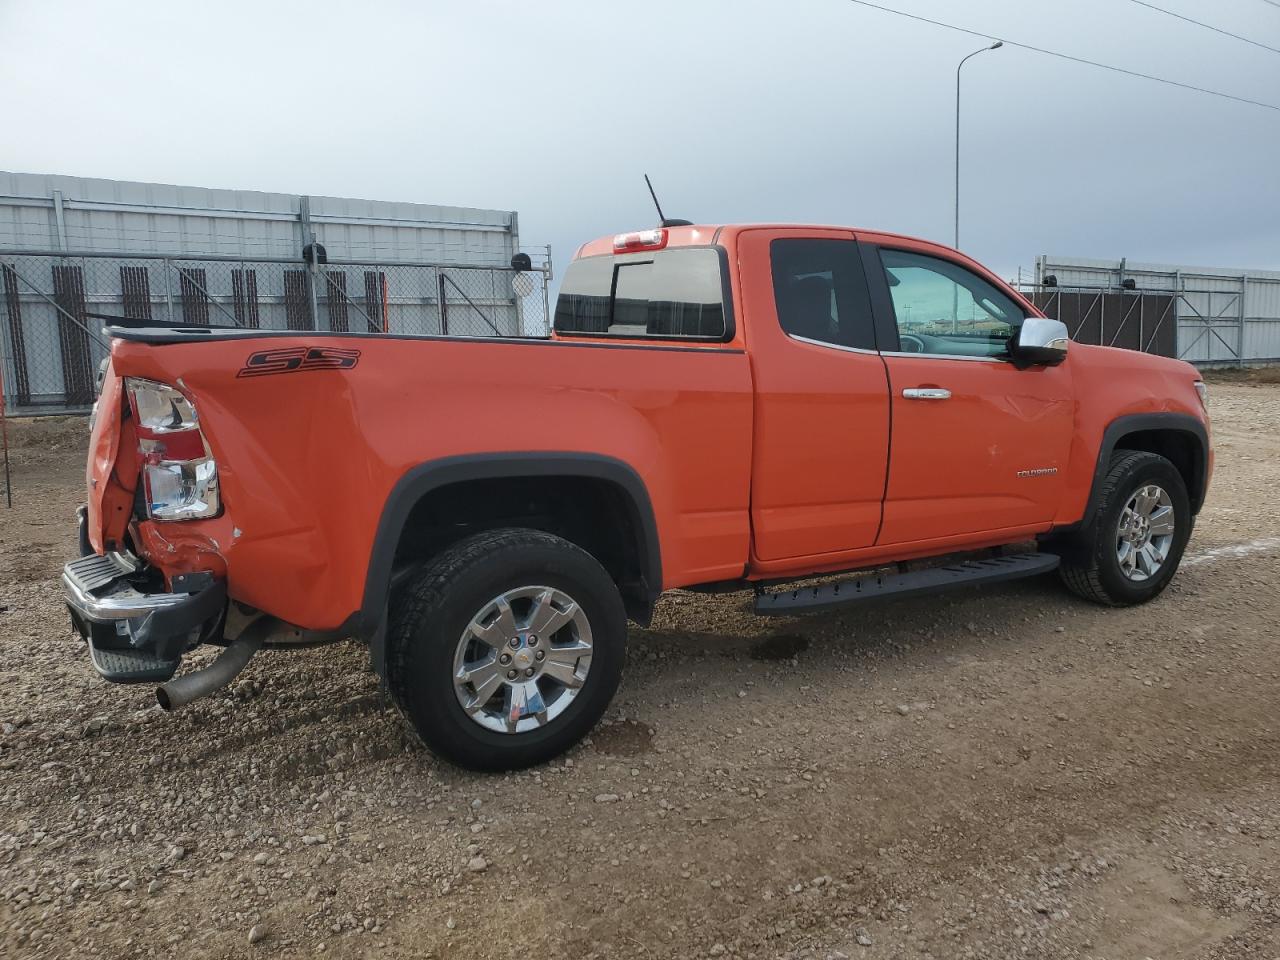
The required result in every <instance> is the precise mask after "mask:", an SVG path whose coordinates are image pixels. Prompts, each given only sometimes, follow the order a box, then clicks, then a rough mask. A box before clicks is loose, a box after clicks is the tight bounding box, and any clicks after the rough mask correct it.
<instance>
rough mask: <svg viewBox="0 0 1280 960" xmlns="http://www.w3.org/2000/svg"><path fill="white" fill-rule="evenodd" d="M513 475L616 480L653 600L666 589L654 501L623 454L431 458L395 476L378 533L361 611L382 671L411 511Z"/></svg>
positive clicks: (372, 653)
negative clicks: (438, 493) (461, 486)
mask: <svg viewBox="0 0 1280 960" xmlns="http://www.w3.org/2000/svg"><path fill="white" fill-rule="evenodd" d="M510 477H589V478H592V479H597V480H605V481H608V482H609V483H612V484H614V485H616V486H617V487H618V488H619V489H620V490H621V491H622V492H623V494H624V495H625V500H626V502H627V504H628V505H629V507H630V510H631V521H632V523H633V524H634V525H635V530H636V533H637V538H638V542H637V544H636V547H637V549H638V550H639V552H640V556H639V558H638V559H639V566H640V569H641V570H642V571H643V576H644V582H645V588H646V590H647V592H648V597H647V600H648V602H649V605H650V606H652V604H653V601H655V600H656V599H657V598H658V594H660V593H661V592H662V548H661V545H660V542H659V539H658V524H657V521H656V520H655V519H654V513H653V504H652V501H651V500H650V498H649V491H648V488H647V487H646V486H645V483H644V480H643V479H642V478H641V477H640V474H639V473H637V472H636V470H635V469H634V468H633V467H632V466H630V465H629V464H627V463H625V462H623V461H622V460H618V459H616V458H614V457H608V456H604V455H603V454H594V453H567V452H566V453H561V452H547V451H534V452H509V453H476V454H463V455H460V456H454V457H444V458H441V459H439V460H431V461H428V462H426V463H422V464H419V465H418V466H416V467H413V468H412V469H410V470H408V471H407V472H406V473H405V474H404V475H403V476H401V478H400V479H399V480H398V481H396V485H395V486H394V487H392V488H391V492H390V493H389V494H388V495H387V500H386V503H385V504H384V505H383V507H382V515H381V517H380V518H379V520H378V527H377V532H376V533H375V534H374V540H373V547H372V549H371V551H370V555H369V571H368V574H367V575H366V578H365V587H364V599H363V603H362V607H361V611H360V614H359V620H360V625H361V629H360V631H359V633H360V634H361V635H362V636H364V637H365V638H366V639H368V641H369V647H370V650H369V653H370V659H371V662H372V665H373V668H374V670H375V671H376V672H377V673H378V674H379V675H381V674H382V672H383V663H384V659H385V657H384V654H385V641H386V631H387V605H388V602H389V600H390V596H391V578H392V566H393V563H394V560H395V553H396V547H397V546H398V545H399V542H400V535H401V533H402V532H403V530H404V527H405V524H406V522H407V521H408V519H409V514H410V512H411V511H412V510H413V508H414V506H416V505H417V503H418V502H419V501H420V500H421V499H422V498H423V497H424V496H427V495H428V494H430V493H431V492H432V491H433V490H437V489H439V488H440V487H445V486H448V485H450V484H455V483H465V482H467V481H470V480H493V479H505V478H510Z"/></svg>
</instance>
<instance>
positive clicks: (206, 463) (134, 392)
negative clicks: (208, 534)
mask: <svg viewBox="0 0 1280 960" xmlns="http://www.w3.org/2000/svg"><path fill="white" fill-rule="evenodd" d="M125 387H126V389H127V390H128V392H129V404H130V406H131V408H132V410H133V416H134V430H135V433H136V434H137V437H138V455H139V457H140V459H141V460H142V484H143V493H144V496H145V500H146V504H147V516H149V517H150V518H151V519H153V520H202V519H204V518H206V517H213V516H216V515H217V514H218V511H219V510H220V509H221V507H222V501H221V499H220V497H219V495H218V464H217V462H216V461H215V460H214V458H213V453H212V452H211V451H210V450H209V444H208V442H207V441H206V440H205V437H204V433H203V432H202V431H201V430H200V418H199V416H198V415H197V413H196V407H195V404H194V403H192V402H191V401H190V400H189V399H187V397H186V396H185V395H184V394H182V393H181V392H180V391H178V390H175V389H174V388H173V387H171V386H169V385H167V384H164V383H156V382H155V381H153V380H141V379H137V378H134V377H129V378H126V379H125Z"/></svg>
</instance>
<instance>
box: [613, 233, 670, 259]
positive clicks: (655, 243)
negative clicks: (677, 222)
mask: <svg viewBox="0 0 1280 960" xmlns="http://www.w3.org/2000/svg"><path fill="white" fill-rule="evenodd" d="M666 245H667V231H666V229H665V228H662V227H658V228H657V229H655V230H633V231H631V232H630V233H620V234H618V235H617V236H615V237H614V238H613V252H614V253H628V252H630V251H632V250H661V249H662V248H663V247H665V246H666Z"/></svg>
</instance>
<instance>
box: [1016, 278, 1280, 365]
mask: <svg viewBox="0 0 1280 960" xmlns="http://www.w3.org/2000/svg"><path fill="white" fill-rule="evenodd" d="M1050 276H1052V277H1054V279H1055V280H1056V281H1057V283H1058V284H1059V285H1060V286H1063V287H1068V288H1076V287H1079V288H1090V289H1102V290H1109V291H1119V290H1121V289H1122V288H1123V287H1124V285H1125V284H1126V283H1131V284H1132V285H1133V288H1134V289H1136V290H1138V291H1163V292H1167V293H1170V294H1172V295H1173V296H1175V297H1176V307H1177V331H1178V351H1177V355H1178V356H1179V357H1181V358H1182V359H1184V360H1189V361H1191V362H1193V363H1205V364H1224V363H1247V362H1252V361H1260V360H1280V272H1275V271H1260V270H1234V269H1226V268H1223V269H1212V268H1206V267H1190V266H1176V265H1167V264H1143V263H1130V262H1129V261H1127V260H1090V259H1083V258H1077V257H1048V256H1041V257H1037V258H1036V270H1035V278H1036V283H1035V284H1032V285H1030V286H1031V288H1032V289H1039V286H1038V285H1039V284H1043V282H1044V281H1045V279H1046V278H1048V277H1050Z"/></svg>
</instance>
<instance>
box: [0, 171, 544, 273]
mask: <svg viewBox="0 0 1280 960" xmlns="http://www.w3.org/2000/svg"><path fill="white" fill-rule="evenodd" d="M308 217H309V221H310V224H311V227H312V229H314V231H315V234H316V237H317V239H318V240H319V242H320V243H322V244H323V245H324V246H325V248H326V250H327V251H328V253H329V255H330V256H332V257H338V258H343V259H348V260H378V261H389V262H396V261H399V262H418V263H458V264H469V265H477V266H505V265H506V264H508V263H509V262H510V260H511V255H512V254H513V253H515V251H516V249H517V248H518V245H519V240H518V237H517V236H516V233H517V220H516V215H515V214H514V213H513V212H511V211H508V210H479V209H473V208H470V207H440V206H433V205H429V204H422V203H394V202H388V201H383V200H351V199H343V198H339V197H299V196H293V195H290V194H283V193H261V192H258V191H254V190H215V189H211V188H207V187H179V186H171V185H168V184H161V183H132V182H126V181H121V180H96V179H87V178H82V177H61V176H52V175H44V174H30V173H4V172H0V250H4V249H8V250H17V249H26V250H72V251H74V250H84V251H94V252H120V253H148V254H152V253H158V254H175V255H182V256H188V257H189V256H198V255H199V254H215V255H223V256H237V257H248V258H252V257H292V256H298V257H300V256H301V250H302V245H303V244H304V243H305V242H306V239H305V236H304V228H305V223H304V221H305V220H307V219H308Z"/></svg>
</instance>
